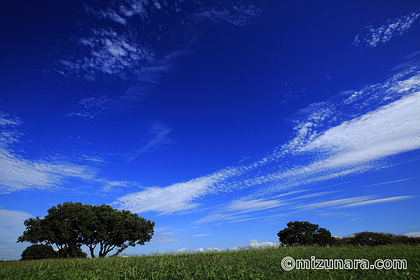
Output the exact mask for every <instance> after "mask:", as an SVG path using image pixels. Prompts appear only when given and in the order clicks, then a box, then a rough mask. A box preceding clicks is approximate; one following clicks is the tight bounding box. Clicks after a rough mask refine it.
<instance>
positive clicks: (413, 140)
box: [116, 69, 420, 223]
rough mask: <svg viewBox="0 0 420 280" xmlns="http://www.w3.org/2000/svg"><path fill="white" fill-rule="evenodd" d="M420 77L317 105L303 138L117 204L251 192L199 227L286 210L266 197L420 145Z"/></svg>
mask: <svg viewBox="0 0 420 280" xmlns="http://www.w3.org/2000/svg"><path fill="white" fill-rule="evenodd" d="M419 77H420V74H419V72H418V71H417V70H416V69H414V70H413V69H410V70H408V71H403V72H401V73H398V74H396V75H394V76H393V77H392V78H390V79H389V80H387V81H385V82H384V83H381V84H374V85H371V86H368V87H366V88H364V89H362V90H360V91H349V92H346V93H343V94H341V95H339V96H338V97H335V98H333V99H331V100H327V101H326V102H322V103H318V104H314V105H312V106H310V107H309V108H307V109H306V110H302V111H301V112H300V114H304V115H305V116H304V117H301V118H300V120H298V122H297V124H296V127H295V130H296V137H295V138H293V139H292V140H290V141H289V142H288V143H286V144H284V145H282V146H280V147H279V148H277V149H275V151H274V152H272V153H270V154H268V155H267V156H266V157H264V158H262V159H261V160H259V161H256V162H254V163H250V164H248V165H240V166H237V167H234V168H230V169H225V170H222V171H220V172H217V173H214V174H211V175H208V176H203V177H200V178H196V179H193V180H190V181H189V182H185V183H177V184H173V185H171V186H168V187H163V188H162V187H153V188H147V189H145V190H144V191H140V192H137V193H133V194H128V195H126V196H125V197H122V198H120V199H119V200H118V201H117V202H116V204H117V205H119V206H120V207H122V208H126V209H129V210H132V211H134V212H146V211H157V212H159V213H161V214H170V213H174V212H179V211H185V210H191V209H193V208H196V207H197V206H199V203H198V201H199V199H201V198H202V197H204V196H206V195H209V194H211V193H220V192H226V191H235V190H238V189H249V190H250V189H251V188H252V191H251V192H252V193H251V195H250V196H249V197H247V198H243V199H240V200H235V201H234V202H232V203H231V204H230V205H229V206H226V208H225V209H224V210H225V211H226V210H227V212H225V213H217V212H216V213H214V214H212V215H208V216H207V217H204V218H202V219H199V220H197V221H196V223H205V222H214V221H234V220H235V221H237V220H244V221H245V220H249V219H253V217H249V216H246V215H242V216H238V214H239V213H245V212H254V211H259V210H264V209H266V210H267V209H271V208H274V207H279V206H282V205H283V203H284V202H282V201H280V200H273V199H262V198H263V197H267V195H271V194H272V193H277V194H278V193H279V191H284V190H287V189H290V188H295V189H296V188H299V187H302V186H304V185H307V184H313V183H319V182H323V181H327V180H331V179H333V178H339V177H343V176H348V175H350V174H356V173H362V172H366V171H369V170H374V169H376V168H379V167H381V166H382V165H381V163H380V162H379V160H381V159H384V158H386V157H389V156H393V155H397V154H401V153H405V152H409V151H414V150H417V149H419V148H420V114H418V108H420V91H419V90H417V89H418V88H419V87H420V79H419ZM222 174H223V175H222ZM402 198H403V197H399V198H373V197H372V198H369V199H368V198H363V197H359V198H357V199H359V200H357V199H356V200H354V201H341V202H340V201H338V202H340V203H341V204H340V205H349V206H348V207H351V206H350V205H351V203H359V202H360V204H353V206H358V205H366V204H373V203H377V202H385V201H387V200H396V199H402ZM374 199H378V200H376V201H375V200H374ZM368 201H370V202H368ZM336 202H337V201H336ZM330 203H334V202H330ZM337 205H339V204H337ZM337 205H334V206H337ZM315 206H316V205H312V206H311V207H315ZM318 206H321V204H320V205H318ZM307 207H309V206H307Z"/></svg>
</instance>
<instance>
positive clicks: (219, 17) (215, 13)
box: [196, 5, 262, 26]
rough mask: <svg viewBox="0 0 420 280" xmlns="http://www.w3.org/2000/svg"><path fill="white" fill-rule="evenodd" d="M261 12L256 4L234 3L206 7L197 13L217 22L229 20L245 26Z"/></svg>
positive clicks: (234, 23) (236, 24) (228, 21)
mask: <svg viewBox="0 0 420 280" xmlns="http://www.w3.org/2000/svg"><path fill="white" fill-rule="evenodd" d="M261 12H262V10H261V9H260V8H258V7H256V6H254V5H234V6H230V7H212V8H210V7H205V8H204V10H202V11H199V12H197V13H196V15H197V16H198V17H201V18H205V19H209V20H211V21H213V22H216V23H224V22H227V23H230V24H233V25H235V26H245V25H249V24H251V23H252V22H253V21H254V20H255V19H256V18H258V17H259V16H260V14H261Z"/></svg>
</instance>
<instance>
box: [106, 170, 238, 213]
mask: <svg viewBox="0 0 420 280" xmlns="http://www.w3.org/2000/svg"><path fill="white" fill-rule="evenodd" d="M237 174H238V171H237V170H236V169H233V168H230V169H229V168H228V169H224V170H222V171H219V172H216V173H213V174H210V175H208V176H203V177H199V178H196V179H193V180H190V181H188V182H184V183H176V184H173V185H170V186H168V187H165V188H159V187H151V188H147V189H145V190H144V191H140V192H137V193H131V194H128V195H126V196H124V197H121V198H119V199H118V200H117V202H115V203H114V204H116V205H117V206H119V207H120V208H124V209H129V210H130V211H133V212H136V213H139V212H147V211H156V212H159V213H161V214H171V213H174V212H179V211H186V210H190V209H193V208H196V207H197V206H198V205H199V204H198V203H196V202H193V201H194V200H197V199H199V198H200V197H202V196H204V195H207V194H211V193H217V192H220V191H223V189H222V188H218V187H217V184H218V183H219V182H222V181H223V180H226V179H227V178H229V177H232V176H235V175H237Z"/></svg>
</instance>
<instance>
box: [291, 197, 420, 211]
mask: <svg viewBox="0 0 420 280" xmlns="http://www.w3.org/2000/svg"><path fill="white" fill-rule="evenodd" d="M409 198H413V196H394V197H387V198H380V199H376V197H375V196H372V195H365V196H358V197H350V198H342V199H335V200H329V201H323V202H317V203H311V204H305V205H301V206H297V207H295V209H302V210H311V209H323V208H330V207H332V208H349V207H359V206H365V205H371V204H376V203H383V202H392V201H397V200H403V199H409Z"/></svg>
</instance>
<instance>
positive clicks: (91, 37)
mask: <svg viewBox="0 0 420 280" xmlns="http://www.w3.org/2000/svg"><path fill="white" fill-rule="evenodd" d="M242 2H244V1H242ZM261 11H262V9H261V8H259V7H257V6H256V5H251V4H245V3H237V4H233V5H232V3H227V2H226V3H224V2H223V3H222V2H220V3H218V4H217V5H214V6H210V5H209V4H207V3H204V2H201V1H194V2H191V1H171V2H167V1H158V0H140V1H137V0H126V1H120V2H107V3H102V4H100V5H97V6H95V7H93V6H87V5H84V12H85V13H86V14H87V15H88V16H89V19H88V21H89V25H90V26H93V28H91V29H89V30H85V29H83V28H82V29H81V32H82V34H83V35H82V36H81V37H80V38H78V39H77V40H73V44H74V49H75V51H74V54H73V55H67V56H66V57H64V58H62V59H60V60H59V61H58V63H57V67H56V69H55V70H56V71H57V72H58V73H60V74H62V75H64V76H77V77H79V78H80V79H85V80H90V81H95V80H101V79H103V78H105V79H109V78H112V79H126V80H127V79H130V80H136V81H144V82H153V83H156V82H157V80H158V78H159V76H160V75H161V74H162V73H165V72H167V71H170V70H171V69H172V63H173V61H174V59H175V58H177V57H178V56H179V55H183V54H185V53H186V52H187V50H188V49H189V47H190V45H191V43H192V42H194V41H195V40H196V38H197V36H198V34H197V31H196V30H197V28H195V27H196V25H197V24H201V23H202V22H203V20H207V21H208V20H210V22H217V23H229V24H233V25H235V26H243V25H248V24H251V23H252V22H253V20H255V19H256V18H258V17H259V15H260V14H261ZM92 23H93V24H92ZM168 46H170V47H168Z"/></svg>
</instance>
